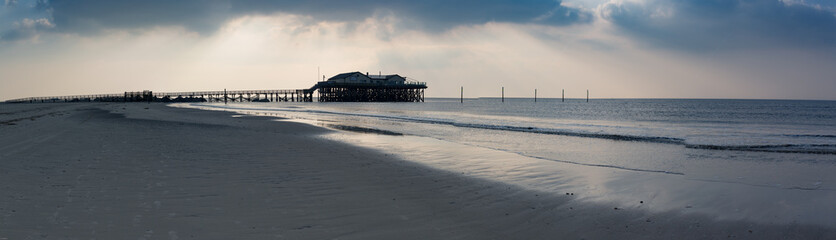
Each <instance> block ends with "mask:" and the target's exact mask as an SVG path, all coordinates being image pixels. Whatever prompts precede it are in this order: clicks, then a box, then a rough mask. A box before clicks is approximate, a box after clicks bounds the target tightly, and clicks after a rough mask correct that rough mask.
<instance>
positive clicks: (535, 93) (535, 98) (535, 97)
mask: <svg viewBox="0 0 836 240" xmlns="http://www.w3.org/2000/svg"><path fill="white" fill-rule="evenodd" d="M534 102H537V89H536V88H535V89H534Z"/></svg>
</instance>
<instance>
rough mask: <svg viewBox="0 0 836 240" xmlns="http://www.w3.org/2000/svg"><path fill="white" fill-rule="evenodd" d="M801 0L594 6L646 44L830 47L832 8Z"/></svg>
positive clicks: (835, 34)
mask: <svg viewBox="0 0 836 240" xmlns="http://www.w3.org/2000/svg"><path fill="white" fill-rule="evenodd" d="M829 9H830V8H826V7H821V6H820V5H814V4H807V3H806V2H805V1H777V0H734V1H732V0H678V1H672V0H648V1H645V2H635V1H630V2H628V1H611V2H609V3H607V4H604V5H601V6H599V8H598V11H599V14H600V16H601V17H602V18H603V19H605V20H606V21H608V22H610V23H612V24H613V25H614V26H616V27H617V29H618V30H620V31H622V32H623V33H626V34H628V35H630V36H631V37H634V38H638V39H641V40H643V41H645V42H646V43H648V44H650V45H656V46H662V47H668V48H674V49H686V50H694V51H705V50H724V49H734V48H768V47H776V46H781V47H791V48H822V47H825V48H836V13H834V12H833V11H831V10H829Z"/></svg>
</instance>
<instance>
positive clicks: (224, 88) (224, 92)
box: [224, 88, 227, 104]
mask: <svg viewBox="0 0 836 240" xmlns="http://www.w3.org/2000/svg"><path fill="white" fill-rule="evenodd" d="M226 96H227V95H226V88H224V104H226Z"/></svg>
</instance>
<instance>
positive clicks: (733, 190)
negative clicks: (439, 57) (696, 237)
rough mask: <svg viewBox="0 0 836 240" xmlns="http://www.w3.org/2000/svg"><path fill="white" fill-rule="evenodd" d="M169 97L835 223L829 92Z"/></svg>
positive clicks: (522, 179) (632, 199)
mask: <svg viewBox="0 0 836 240" xmlns="http://www.w3.org/2000/svg"><path fill="white" fill-rule="evenodd" d="M176 106H180V107H191V108H200V109H208V110H223V111H234V112H238V113H240V114H245V115H259V116H275V117H278V118H281V119H289V121H300V122H305V123H309V124H314V125H319V126H323V127H326V128H331V129H334V130H335V132H338V133H342V134H333V135H329V136H325V137H326V138H330V139H332V140H337V141H345V142H348V143H351V144H357V145H359V146H363V147H369V148H375V149H380V150H381V151H385V152H388V153H392V154H395V155H398V156H401V158H403V159H406V160H407V161H412V162H415V163H418V164H423V165H426V166H429V167H432V168H438V169H440V170H443V171H450V172H461V174H463V175H468V176H471V177H475V178H483V179H485V180H487V181H497V182H502V183H504V184H514V185H519V186H522V187H525V188H530V189H533V190H537V191H542V192H552V193H560V194H563V193H567V194H568V193H570V192H571V193H573V196H574V193H576V192H577V193H578V195H579V196H580V197H578V199H579V200H583V201H592V202H598V203H609V204H627V205H629V206H632V205H636V203H637V202H645V201H647V202H649V203H651V202H652V203H654V205H650V204H641V205H640V206H642V207H648V206H653V209H654V210H656V211H687V212H698V213H700V214H707V215H709V216H714V217H717V218H725V219H750V220H754V221H765V222H769V223H786V222H810V223H814V224H824V225H828V226H836V220H834V219H832V217H831V216H832V215H833V214H836V208H834V207H832V206H829V205H832V204H829V203H832V202H836V177H835V176H834V175H836V174H833V173H834V172H836V101H806V100H728V99H590V100H588V101H587V100H586V99H565V100H563V99H537V100H536V101H535V100H534V99H531V98H505V99H500V98H475V99H464V100H463V101H461V100H460V99H458V98H454V99H453V98H450V99H448V98H428V99H426V102H421V103H319V102H312V103H311V102H277V103H230V104H224V103H180V104H177V105H176ZM281 121H288V120H281ZM775 196H780V201H778V200H774V197H775ZM770 199H773V200H770ZM825 203H827V204H825ZM825 205H827V206H825ZM636 206H639V205H636ZM697 206H699V207H697Z"/></svg>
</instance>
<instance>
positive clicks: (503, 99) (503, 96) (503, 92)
mask: <svg viewBox="0 0 836 240" xmlns="http://www.w3.org/2000/svg"><path fill="white" fill-rule="evenodd" d="M502 102H505V87H502Z"/></svg>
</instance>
